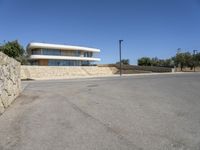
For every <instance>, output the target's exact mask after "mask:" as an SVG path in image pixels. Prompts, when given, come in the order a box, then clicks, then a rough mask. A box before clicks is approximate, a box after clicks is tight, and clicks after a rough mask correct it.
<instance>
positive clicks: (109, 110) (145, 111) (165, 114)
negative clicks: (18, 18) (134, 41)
mask: <svg viewBox="0 0 200 150" xmlns="http://www.w3.org/2000/svg"><path fill="white" fill-rule="evenodd" d="M24 84H27V85H26V87H25V89H24V91H23V92H22V94H21V95H20V96H19V97H18V99H17V100H16V101H15V102H14V103H13V105H12V106H11V107H10V108H9V109H7V111H6V112H5V113H4V114H3V115H2V116H0V150H187V149H191V150H199V149H200V74H199V73H196V74H194V73H187V74H169V75H150V76H135V77H131V76H130V77H121V78H120V77H113V78H93V79H77V80H75V79H73V80H52V81H29V82H24Z"/></svg>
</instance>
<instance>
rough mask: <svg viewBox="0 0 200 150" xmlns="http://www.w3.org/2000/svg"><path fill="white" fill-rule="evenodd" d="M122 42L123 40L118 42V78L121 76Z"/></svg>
mask: <svg viewBox="0 0 200 150" xmlns="http://www.w3.org/2000/svg"><path fill="white" fill-rule="evenodd" d="M122 42H123V40H119V65H120V76H121V75H122V63H121V59H122V57H121V55H122V54H121V49H122Z"/></svg>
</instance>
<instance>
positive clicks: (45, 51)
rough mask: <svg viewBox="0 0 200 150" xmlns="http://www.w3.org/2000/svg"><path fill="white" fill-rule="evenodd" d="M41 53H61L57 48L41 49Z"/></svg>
mask: <svg viewBox="0 0 200 150" xmlns="http://www.w3.org/2000/svg"><path fill="white" fill-rule="evenodd" d="M42 53H43V55H61V52H60V50H57V49H43V50H42Z"/></svg>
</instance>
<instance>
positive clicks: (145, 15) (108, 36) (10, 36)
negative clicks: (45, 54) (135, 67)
mask: <svg viewBox="0 0 200 150" xmlns="http://www.w3.org/2000/svg"><path fill="white" fill-rule="evenodd" d="M15 39H18V40H19V42H20V43H22V45H23V46H24V47H25V46H26V45H27V44H28V43H29V42H33V41H34V42H50V43H58V44H71V45H80V46H88V47H96V48H100V49H101V54H100V57H101V59H102V61H101V63H113V62H116V61H117V60H118V58H119V55H118V40H119V39H123V40H124V42H123V45H122V51H123V52H122V58H128V59H130V61H131V63H132V64H136V63H137V59H138V58H139V57H142V56H150V57H154V56H157V57H159V58H167V57H170V56H173V55H175V53H176V50H177V48H182V49H187V50H191V51H192V50H193V49H200V0H0V43H3V41H4V40H6V41H9V40H15Z"/></svg>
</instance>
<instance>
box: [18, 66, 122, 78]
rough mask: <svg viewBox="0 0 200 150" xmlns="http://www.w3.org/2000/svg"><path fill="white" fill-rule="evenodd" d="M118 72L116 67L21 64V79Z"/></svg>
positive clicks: (100, 74) (98, 74)
mask: <svg viewBox="0 0 200 150" xmlns="http://www.w3.org/2000/svg"><path fill="white" fill-rule="evenodd" d="M117 72H118V69H117V68H116V67H98V66H89V67H87V66H73V67H72V66H71V67H67V66H59V67H58V66H21V79H66V78H75V77H84V76H104V75H105V76H106V75H113V74H116V73H117Z"/></svg>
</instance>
